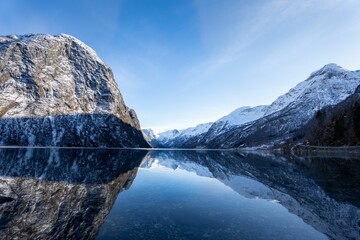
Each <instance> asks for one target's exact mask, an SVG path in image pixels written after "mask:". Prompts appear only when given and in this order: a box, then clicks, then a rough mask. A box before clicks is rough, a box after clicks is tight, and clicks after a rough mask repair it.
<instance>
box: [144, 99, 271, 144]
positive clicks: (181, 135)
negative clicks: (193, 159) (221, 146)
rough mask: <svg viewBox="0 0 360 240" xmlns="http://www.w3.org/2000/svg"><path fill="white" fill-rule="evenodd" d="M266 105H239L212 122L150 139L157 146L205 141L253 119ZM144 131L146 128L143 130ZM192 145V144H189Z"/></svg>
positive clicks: (263, 111) (261, 112)
mask: <svg viewBox="0 0 360 240" xmlns="http://www.w3.org/2000/svg"><path fill="white" fill-rule="evenodd" d="M266 109H267V106H256V107H248V106H247V107H240V108H238V109H236V110H234V111H233V112H231V113H230V114H228V115H226V116H224V117H222V118H220V119H219V120H217V121H216V122H214V123H204V124H199V125H197V126H196V127H192V128H187V129H184V130H176V129H175V130H170V131H166V132H163V133H160V134H159V135H158V136H153V137H154V138H152V141H153V143H154V144H155V145H157V146H163V147H186V146H187V144H188V142H192V141H194V140H197V139H200V138H205V139H206V140H207V141H208V140H210V139H212V138H214V137H216V136H217V135H219V134H221V133H224V132H226V131H229V130H230V129H231V128H233V127H234V126H239V125H241V124H244V123H247V122H251V121H254V120H256V119H258V118H260V117H262V116H264V114H265V112H266ZM143 131H145V132H146V133H147V132H148V130H143ZM190 147H192V146H190Z"/></svg>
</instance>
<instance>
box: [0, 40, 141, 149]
mask: <svg viewBox="0 0 360 240" xmlns="http://www.w3.org/2000/svg"><path fill="white" fill-rule="evenodd" d="M0 91H1V94H0V117H1V119H0V120H1V121H0V134H1V144H3V145H46V146H50V145H51V146H117V147H122V146H128V147H130V146H148V144H147V143H146V141H145V140H144V138H143V136H142V134H141V131H140V124H139V121H138V119H137V117H136V113H135V111H133V110H131V109H129V108H128V107H127V106H126V105H125V103H124V100H123V98H122V96H121V93H120V91H119V89H118V86H117V84H116V82H115V80H114V76H113V73H112V71H111V69H110V68H109V67H108V66H107V65H106V64H105V63H104V62H103V61H102V60H101V59H100V58H99V57H98V56H97V55H96V53H95V51H94V50H92V49H91V48H90V47H88V46H86V45H85V44H84V43H82V42H81V41H79V40H78V39H76V38H74V37H72V36H69V35H66V34H60V35H55V36H52V35H46V34H28V35H23V36H20V35H13V36H4V37H0ZM45 136H46V138H48V139H46V138H45Z"/></svg>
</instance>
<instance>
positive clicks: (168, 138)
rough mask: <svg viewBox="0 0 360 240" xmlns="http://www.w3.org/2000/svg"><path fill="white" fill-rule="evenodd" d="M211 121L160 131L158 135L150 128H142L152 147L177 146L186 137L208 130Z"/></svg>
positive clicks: (184, 140)
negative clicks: (179, 128)
mask: <svg viewBox="0 0 360 240" xmlns="http://www.w3.org/2000/svg"><path fill="white" fill-rule="evenodd" d="M211 125H212V123H203V124H199V125H197V126H196V127H190V128H186V129H182V130H177V129H174V130H169V131H165V132H161V133H159V134H158V135H155V134H154V131H153V130H151V129H143V133H144V135H145V136H146V138H147V140H148V142H149V143H150V144H151V145H152V146H153V147H170V148H171V147H177V146H179V145H182V144H183V143H184V142H186V141H187V140H188V139H190V138H192V137H195V136H198V135H201V134H203V133H205V132H207V131H208V130H209V128H210V127H211Z"/></svg>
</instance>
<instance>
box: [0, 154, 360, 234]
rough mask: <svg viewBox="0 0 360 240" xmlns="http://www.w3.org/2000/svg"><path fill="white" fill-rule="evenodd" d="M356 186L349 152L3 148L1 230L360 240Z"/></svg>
mask: <svg viewBox="0 0 360 240" xmlns="http://www.w3.org/2000/svg"><path fill="white" fill-rule="evenodd" d="M159 169H160V170H159ZM163 169H165V170H163ZM177 170H181V171H182V172H181V173H179V172H177ZM176 174H178V176H179V177H178V178H171V177H172V176H173V175H174V176H175V175H176ZM134 179H135V181H134ZM169 179H170V180H169ZM171 179H172V180H171ZM174 179H175V180H174ZM168 180H169V181H168ZM359 184H360V160H357V159H351V158H350V159H339V158H331V157H330V158H329V157H326V158H321V157H313V158H294V157H292V158H287V157H284V156H275V155H270V154H267V155H264V154H254V153H252V154H247V153H241V152H232V151H155V150H154V151H149V152H147V151H145V150H116V149H56V148H49V149H47V148H38V149H37V148H34V149H31V148H27V149H24V148H18V149H17V148H11V149H6V148H3V149H0V236H1V238H2V239H14V238H20V239H94V238H96V237H97V238H99V239H155V238H156V239H176V238H177V239H202V238H207V239H217V238H219V237H221V238H222V239H239V238H242V239H256V238H257V237H259V238H260V237H264V236H263V235H261V234H262V233H263V234H265V232H264V231H266V234H267V235H266V237H267V239H271V238H273V239H306V238H305V237H312V238H319V239H326V238H329V239H359V230H360V228H359V224H360V217H359V216H360V186H359ZM130 186H131V187H130ZM129 188H130V189H129ZM125 189H129V191H126V192H123V193H121V194H119V193H120V192H122V191H123V190H125ZM195 189H196V191H195ZM209 196H210V197H209ZM237 201H240V202H241V204H238V202H237ZM270 203H271V204H270ZM174 206H176V207H178V208H179V209H178V210H176V211H175V210H174V209H175V208H174ZM247 207H248V209H247V212H246V211H245V210H246V208H247ZM256 208H258V209H259V212H257V211H250V210H249V209H256ZM283 209H285V211H283ZM205 210H206V211H205ZM212 210H214V212H212ZM202 211H205V213H206V214H205V215H204V214H203V215H201V212H202ZM261 211H267V212H261ZM278 212H280V213H279V214H278V215H277V213H278ZM240 213H246V215H242V214H240ZM196 214H197V215H196ZM247 218H248V219H247ZM257 218H258V220H257ZM260 218H264V219H266V221H265V220H264V219H262V220H261V219H260ZM249 219H250V220H249ZM251 219H254V222H255V223H256V224H252V223H253V222H251V221H252V220H251ZM198 220H199V221H198ZM246 223H247V224H249V225H247V226H246V229H245V228H244V226H245V225H246ZM284 223H289V225H291V224H293V226H283V225H286V224H284ZM242 225H244V226H242ZM261 225H263V226H261ZM224 226H226V227H224ZM267 226H268V227H267ZM242 227H243V228H242ZM249 227H250V228H253V229H249V230H247V229H248V228H249ZM261 227H263V228H261ZM277 234H278V235H277Z"/></svg>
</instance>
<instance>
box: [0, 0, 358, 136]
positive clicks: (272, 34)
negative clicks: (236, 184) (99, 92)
mask: <svg viewBox="0 0 360 240" xmlns="http://www.w3.org/2000/svg"><path fill="white" fill-rule="evenodd" d="M359 12H360V1H359V0H262V1H260V0H251V1H250V0H199V1H195V0H194V1H193V0H123V1H111V0H101V1H95V0H91V1H75V0H72V1H70V0H62V1H45V0H44V1H39V0H33V1H26V0H23V1H18V0H0V34H1V35H8V34H24V33H50V34H58V33H67V34H70V35H73V36H75V37H77V38H79V39H80V40H82V41H83V42H85V43H86V44H88V45H89V46H90V47H92V48H93V49H94V50H95V51H96V52H97V53H98V55H99V56H100V57H101V58H102V59H103V60H104V61H105V62H106V63H107V64H108V65H109V66H110V67H111V68H112V69H113V71H114V74H115V77H116V81H117V83H118V85H119V88H120V91H121V93H122V94H123V96H124V99H125V102H126V104H127V105H128V106H130V107H132V108H134V109H135V110H136V112H137V114H138V117H139V119H140V122H141V124H142V127H145V128H148V127H152V128H155V129H157V130H159V129H172V128H178V129H181V128H186V127H190V126H195V125H196V124H198V123H204V122H209V121H215V120H217V119H218V118H220V117H222V116H224V115H226V114H228V113H229V112H231V111H233V110H234V109H236V108H238V107H241V106H247V105H250V106H255V105H260V104H270V103H271V102H272V101H273V100H275V99H276V98H277V97H278V96H279V95H281V94H284V93H285V92H287V91H288V90H289V89H290V88H291V87H294V86H295V85H296V84H297V83H298V82H300V81H302V80H305V79H306V78H307V77H308V76H309V75H310V73H311V72H312V71H315V70H317V69H319V68H321V67H322V66H323V65H325V64H327V63H330V62H334V63H337V64H339V65H341V66H343V67H344V68H347V69H350V70H356V69H360V61H359V56H360V14H359Z"/></svg>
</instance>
